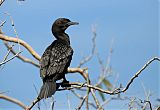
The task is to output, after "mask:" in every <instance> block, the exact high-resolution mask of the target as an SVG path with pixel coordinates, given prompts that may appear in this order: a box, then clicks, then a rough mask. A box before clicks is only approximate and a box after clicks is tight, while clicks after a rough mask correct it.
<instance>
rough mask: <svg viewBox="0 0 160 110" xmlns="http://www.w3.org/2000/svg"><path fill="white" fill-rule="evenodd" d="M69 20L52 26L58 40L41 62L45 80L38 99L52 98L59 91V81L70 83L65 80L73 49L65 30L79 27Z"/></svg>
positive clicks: (62, 19) (60, 19)
mask: <svg viewBox="0 0 160 110" xmlns="http://www.w3.org/2000/svg"><path fill="white" fill-rule="evenodd" d="M77 24H78V23H77V22H71V21H70V20H69V19H67V18H58V19H57V20H56V21H55V22H54V23H53V25H52V33H53V35H54V36H55V38H56V40H55V41H53V42H52V44H51V45H50V46H48V47H47V49H46V50H45V52H44V53H43V55H42V57H41V60H40V76H41V78H42V80H43V86H42V87H41V90H40V93H39V96H38V98H39V99H42V98H48V97H51V96H52V95H53V94H54V93H55V92H56V90H57V88H58V86H59V85H58V84H56V81H57V80H60V79H63V82H62V84H63V83H69V81H67V80H66V78H65V73H67V68H68V67H69V65H70V62H71V60H72V55H73V49H72V47H71V46H70V39H69V36H68V34H66V33H65V30H66V29H67V28H68V27H69V26H71V25H77Z"/></svg>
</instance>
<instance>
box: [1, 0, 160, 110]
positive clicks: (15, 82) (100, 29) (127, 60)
mask: <svg viewBox="0 0 160 110" xmlns="http://www.w3.org/2000/svg"><path fill="white" fill-rule="evenodd" d="M158 5H159V1H158V0H100V1H96V0H94V1H93V0H79V1H78V0H77V1H75V0H25V1H24V2H18V3H17V1H16V0H6V1H5V3H4V4H3V5H2V6H1V7H0V20H7V22H6V23H5V25H4V27H3V31H4V33H6V34H7V35H9V36H15V35H14V32H13V29H12V26H11V21H10V19H9V17H8V16H5V15H4V14H3V13H4V12H7V13H10V15H11V16H12V18H13V19H14V23H15V27H16V30H17V33H18V35H19V37H20V38H21V39H23V40H24V41H26V42H27V43H29V44H30V45H31V46H32V47H33V48H34V49H35V50H36V51H37V52H38V53H39V54H40V55H42V53H43V51H44V50H45V48H46V47H47V46H48V45H49V44H50V43H51V42H52V40H54V38H53V36H52V34H51V26H52V23H53V22H54V20H55V19H57V18H59V17H66V18H69V19H70V20H72V21H78V22H79V25H78V26H74V27H70V28H69V29H68V30H67V33H68V34H69V35H70V39H71V45H72V47H73V49H74V56H73V60H72V63H71V67H76V66H77V65H78V64H79V62H80V60H81V59H82V58H83V57H84V56H86V55H88V54H90V52H91V48H92V43H91V42H92V41H91V39H92V36H93V34H92V30H91V27H92V25H96V30H97V37H96V46H97V49H98V51H99V55H100V57H101V58H102V60H104V61H105V60H106V57H107V55H108V52H109V48H110V45H111V41H112V40H113V39H114V43H113V55H112V57H111V66H112V69H113V71H114V74H118V81H117V83H116V85H117V86H118V85H119V84H122V85H123V86H125V85H126V83H127V81H128V80H129V79H130V78H131V77H132V76H133V75H134V73H135V72H137V71H138V70H139V69H140V68H141V67H142V66H143V65H144V64H145V63H146V62H147V61H148V60H149V59H151V58H152V57H155V56H158V55H159V53H158V51H159V49H158V43H159V36H158V34H159V33H158V31H159V29H158V20H159V19H158V14H159V12H158V10H159V9H158ZM15 48H18V47H16V46H15ZM22 50H23V53H22V55H24V56H26V57H29V58H32V59H34V58H33V57H32V56H31V55H30V54H29V53H28V52H27V51H26V50H25V49H24V48H22ZM0 51H1V52H0V60H2V59H3V57H4V55H5V53H6V52H7V51H6V48H5V47H4V46H3V42H2V41H0ZM84 67H89V71H90V77H91V80H94V82H95V81H96V80H98V76H99V74H100V66H99V64H98V62H97V59H96V58H95V57H94V58H93V60H92V61H90V62H88V63H87V64H86V65H84ZM158 68H159V64H158V62H154V63H153V64H151V65H150V66H149V67H148V68H147V69H146V70H145V71H143V73H142V74H141V75H140V76H139V77H138V78H137V79H136V80H135V81H134V83H133V84H132V85H131V87H130V88H129V90H128V91H127V92H126V94H127V95H128V96H131V97H139V98H141V99H142V100H144V99H145V95H144V89H143V86H142V85H144V87H145V88H146V90H147V92H149V91H150V92H151V94H152V95H151V97H150V99H151V101H152V102H154V104H156V103H157V102H156V99H157V98H158V97H159V98H160V96H159V94H160V92H159V90H160V89H159V83H160V82H159V78H160V77H159V74H160V73H159V70H158ZM67 78H68V79H69V80H70V81H81V77H79V75H68V77H67ZM108 79H109V80H110V81H111V82H114V78H111V79H110V78H108ZM34 85H35V86H36V87H37V89H38V90H39V88H40V87H41V85H42V81H41V79H40V77H39V69H38V68H36V67H34V66H32V65H30V64H26V63H23V62H22V61H20V60H19V59H14V60H12V61H11V62H9V63H7V64H6V65H5V66H3V68H0V92H3V91H7V92H6V94H7V95H9V96H12V97H14V98H17V99H19V100H21V101H22V102H24V103H25V104H26V105H29V104H30V102H31V101H32V100H33V99H34V98H35V97H36V95H37V94H36V91H35V89H34ZM106 96H107V97H108V95H106ZM54 97H55V100H56V103H55V108H58V109H64V108H66V107H67V108H68V103H67V97H69V98H70V101H71V108H72V109H74V108H75V107H77V105H78V104H79V100H78V99H77V98H75V97H74V96H73V94H72V93H71V92H69V91H65V92H57V93H56V94H55V96H54ZM113 102H114V101H113ZM121 102H122V103H120V102H119V101H115V102H114V103H110V104H109V105H107V106H105V107H106V108H107V107H108V108H109V109H110V110H113V109H125V108H127V102H123V101H121ZM115 104H116V106H115ZM16 107H17V106H16V105H14V104H11V103H9V102H6V101H3V100H0V110H1V109H3V110H4V109H6V110H8V109H11V108H16ZM109 109H108V110H109Z"/></svg>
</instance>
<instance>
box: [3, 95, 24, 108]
mask: <svg viewBox="0 0 160 110" xmlns="http://www.w3.org/2000/svg"><path fill="white" fill-rule="evenodd" d="M0 99H5V100H7V101H10V102H12V103H15V104H16V105H18V106H20V107H22V108H23V109H25V110H27V106H25V104H23V103H22V102H21V101H19V100H17V99H14V98H12V97H9V96H6V95H2V94H0Z"/></svg>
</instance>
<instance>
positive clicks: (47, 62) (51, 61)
mask: <svg viewBox="0 0 160 110" xmlns="http://www.w3.org/2000/svg"><path fill="white" fill-rule="evenodd" d="M72 54H73V50H72V48H71V47H70V46H69V45H65V44H63V43H60V42H53V43H52V44H51V45H50V46H49V47H48V48H47V49H46V50H45V52H44V54H43V55H42V58H41V62H40V65H41V66H40V73H41V77H42V78H45V77H46V76H51V75H55V74H60V73H63V71H64V70H65V69H66V68H68V66H69V65H70V62H71V59H72Z"/></svg>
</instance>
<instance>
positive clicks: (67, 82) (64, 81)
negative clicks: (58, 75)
mask: <svg viewBox="0 0 160 110" xmlns="http://www.w3.org/2000/svg"><path fill="white" fill-rule="evenodd" d="M61 87H71V85H70V84H69V81H67V80H63V82H62V83H61Z"/></svg>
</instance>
